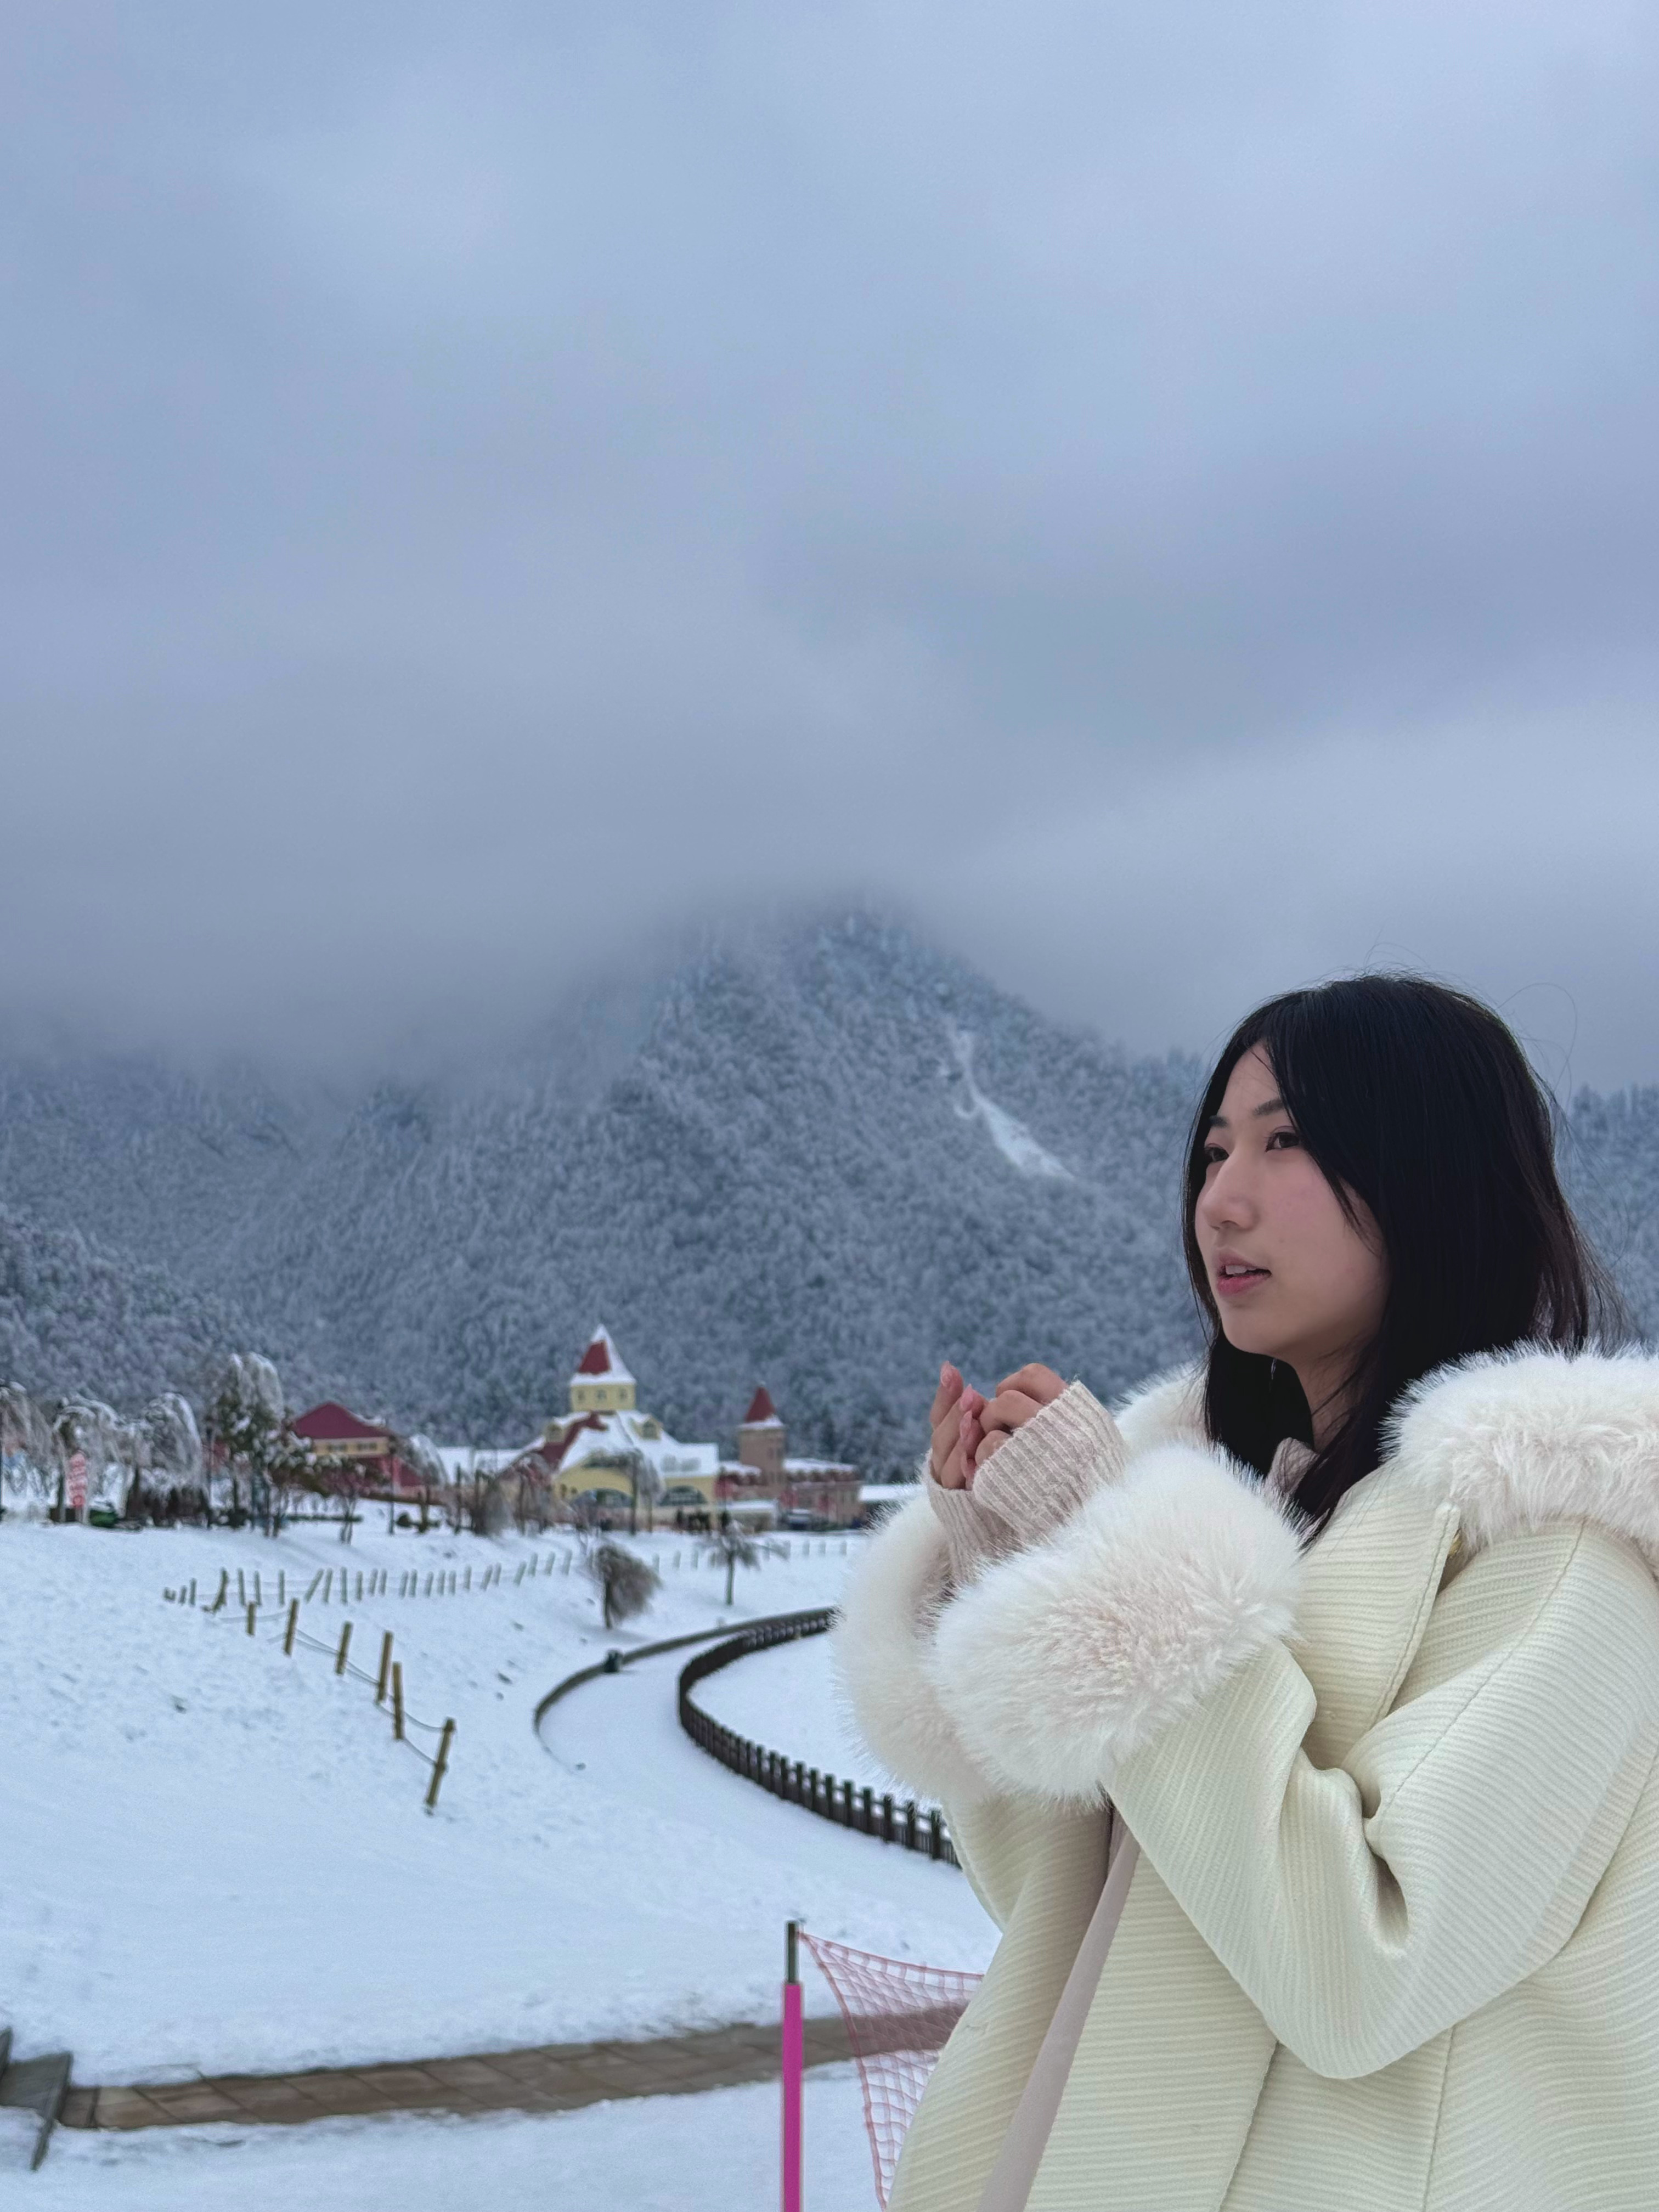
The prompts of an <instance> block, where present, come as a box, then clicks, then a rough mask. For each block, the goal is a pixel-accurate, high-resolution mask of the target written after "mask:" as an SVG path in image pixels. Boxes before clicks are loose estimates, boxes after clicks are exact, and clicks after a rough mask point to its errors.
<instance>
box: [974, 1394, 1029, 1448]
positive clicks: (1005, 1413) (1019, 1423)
mask: <svg viewBox="0 0 1659 2212" xmlns="http://www.w3.org/2000/svg"><path fill="white" fill-rule="evenodd" d="M1041 1412H1042V1404H1041V1403H1040V1401H1038V1400H1037V1399H1036V1398H1032V1397H1028V1396H1027V1395H1026V1394H1025V1392H1024V1390H1006V1389H1004V1390H999V1391H998V1392H997V1395H996V1396H995V1397H994V1398H993V1399H992V1401H991V1402H990V1404H989V1405H988V1406H987V1407H986V1408H985V1411H984V1412H983V1413H981V1415H980V1417H979V1426H980V1432H981V1435H983V1436H989V1435H990V1433H991V1431H992V1430H993V1429H998V1430H1000V1431H1002V1433H1003V1434H1004V1435H1005V1436H1006V1435H1009V1434H1011V1433H1012V1431H1014V1430H1015V1429H1023V1428H1024V1425H1025V1424H1026V1423H1027V1421H1029V1420H1030V1419H1031V1417H1032V1416H1033V1414H1036V1413H1041Z"/></svg>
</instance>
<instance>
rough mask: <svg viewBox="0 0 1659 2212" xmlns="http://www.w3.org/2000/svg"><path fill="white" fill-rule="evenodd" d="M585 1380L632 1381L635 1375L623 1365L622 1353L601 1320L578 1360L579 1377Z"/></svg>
mask: <svg viewBox="0 0 1659 2212" xmlns="http://www.w3.org/2000/svg"><path fill="white" fill-rule="evenodd" d="M578 1376H580V1379H581V1380H582V1381H583V1382H585V1383H631V1382H632V1381H633V1380H634V1377H633V1376H631V1375H630V1374H629V1371H628V1370H627V1369H626V1368H625V1367H624V1366H623V1364H622V1358H621V1355H620V1354H619V1353H618V1352H617V1347H616V1345H615V1344H614V1343H613V1341H612V1340H611V1332H610V1330H609V1329H608V1328H606V1327H605V1323H604V1322H600V1323H599V1327H598V1328H596V1329H595V1330H594V1332H593V1334H592V1336H591V1337H590V1338H589V1339H588V1343H587V1349H586V1352H583V1354H582V1356H581V1358H580V1359H579V1360H578V1361H577V1362H576V1373H575V1375H574V1376H572V1377H571V1380H572V1381H573V1382H574V1381H575V1380H576V1379H577V1377H578Z"/></svg>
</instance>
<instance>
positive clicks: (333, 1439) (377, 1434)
mask: <svg viewBox="0 0 1659 2212" xmlns="http://www.w3.org/2000/svg"><path fill="white" fill-rule="evenodd" d="M294 1433H295V1436H296V1437H304V1438H305V1440H306V1442H307V1443H318V1444H336V1443H348V1442H349V1443H365V1442H373V1443H388V1442H390V1440H391V1436H392V1431H391V1430H390V1429H380V1428H376V1427H375V1426H374V1425H373V1424H372V1423H371V1422H368V1421H360V1420H359V1419H357V1416H356V1414H355V1413H348V1412H347V1411H346V1409H345V1407H343V1406H337V1405H336V1404H335V1402H334V1401H333V1399H331V1398H325V1399H324V1401H323V1402H322V1404H321V1405H320V1406H313V1407H312V1408H311V1411H310V1412H309V1413H301V1414H299V1415H297V1416H296V1418H295V1422H294Z"/></svg>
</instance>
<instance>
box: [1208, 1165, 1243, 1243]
mask: <svg viewBox="0 0 1659 2212" xmlns="http://www.w3.org/2000/svg"><path fill="white" fill-rule="evenodd" d="M1198 1218H1199V1219H1200V1221H1201V1222H1202V1223H1203V1224H1204V1225H1205V1226H1206V1228H1207V1229H1212V1230H1223V1229H1248V1228H1249V1225H1250V1224H1251V1222H1252V1221H1254V1219H1255V1201H1254V1200H1253V1199H1252V1198H1251V1195H1250V1188H1249V1176H1248V1174H1246V1173H1245V1172H1244V1171H1243V1170H1242V1169H1240V1168H1238V1167H1237V1166H1236V1165H1235V1164H1234V1163H1233V1162H1232V1161H1231V1160H1224V1161H1223V1162H1222V1163H1221V1165H1220V1166H1219V1167H1218V1169H1217V1170H1216V1171H1215V1173H1214V1174H1213V1175H1212V1176H1211V1177H1210V1179H1209V1181H1208V1182H1206V1184H1205V1186H1204V1188H1203V1189H1202V1190H1201V1191H1200V1193H1199V1194H1198Z"/></svg>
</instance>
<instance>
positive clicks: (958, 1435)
mask: <svg viewBox="0 0 1659 2212" xmlns="http://www.w3.org/2000/svg"><path fill="white" fill-rule="evenodd" d="M961 1441H962V1407H961V1404H960V1402H958V1403H957V1404H956V1405H954V1406H947V1407H945V1412H944V1413H943V1414H942V1415H941V1416H940V1418H939V1419H938V1420H937V1421H935V1422H934V1424H933V1444H932V1446H931V1448H930V1449H929V1451H928V1455H927V1459H928V1464H929V1466H930V1467H931V1468H933V1480H934V1481H935V1482H943V1481H944V1480H945V1464H946V1462H948V1461H949V1459H950V1456H951V1453H952V1452H953V1451H955V1449H957V1445H958V1443H960V1442H961Z"/></svg>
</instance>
